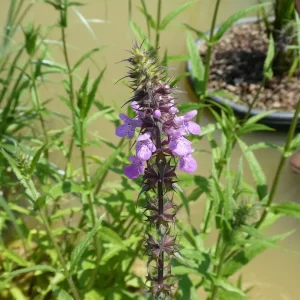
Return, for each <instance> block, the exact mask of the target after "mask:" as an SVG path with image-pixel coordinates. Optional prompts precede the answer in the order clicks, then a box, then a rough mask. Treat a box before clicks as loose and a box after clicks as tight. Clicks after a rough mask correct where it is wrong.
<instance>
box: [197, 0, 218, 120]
mask: <svg viewBox="0 0 300 300" xmlns="http://www.w3.org/2000/svg"><path fill="white" fill-rule="evenodd" d="M220 2H221V0H217V2H216V5H215V9H214V15H213V19H212V22H211V27H210V33H209V43H208V45H207V53H206V56H205V73H204V81H203V88H202V94H201V95H200V98H199V102H201V101H204V100H205V98H206V89H207V84H208V79H209V73H210V60H211V54H212V49H213V43H212V41H213V38H214V30H215V26H216V22H217V16H218V11H219V6H220ZM201 112H202V109H201V108H199V110H198V114H197V117H196V123H199V122H200V118H201Z"/></svg>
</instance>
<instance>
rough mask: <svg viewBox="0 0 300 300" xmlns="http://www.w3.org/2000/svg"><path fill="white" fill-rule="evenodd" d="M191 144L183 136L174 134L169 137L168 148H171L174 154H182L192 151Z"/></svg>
mask: <svg viewBox="0 0 300 300" xmlns="http://www.w3.org/2000/svg"><path fill="white" fill-rule="evenodd" d="M191 144H192V143H191V142H190V141H189V140H187V139H186V138H184V137H183V136H180V137H176V136H175V137H171V140H170V143H169V149H170V150H172V153H173V154H174V155H178V156H184V155H188V154H190V153H192V151H193V149H192V147H191Z"/></svg>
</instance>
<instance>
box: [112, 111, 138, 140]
mask: <svg viewBox="0 0 300 300" xmlns="http://www.w3.org/2000/svg"><path fill="white" fill-rule="evenodd" d="M120 118H121V119H122V120H123V121H124V123H125V124H122V125H120V126H119V127H118V128H117V129H116V135H117V136H119V137H125V136H128V137H129V138H130V139H132V138H133V137H134V132H135V129H136V128H137V127H141V126H142V121H141V120H140V119H139V118H137V117H135V118H134V119H130V118H129V117H128V116H126V115H124V114H120Z"/></svg>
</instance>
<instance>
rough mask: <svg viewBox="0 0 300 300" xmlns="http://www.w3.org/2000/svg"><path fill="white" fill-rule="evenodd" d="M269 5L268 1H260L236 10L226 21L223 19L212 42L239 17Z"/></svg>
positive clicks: (216, 40) (215, 41) (219, 37)
mask: <svg viewBox="0 0 300 300" xmlns="http://www.w3.org/2000/svg"><path fill="white" fill-rule="evenodd" d="M268 5H270V3H261V4H258V5H254V6H251V7H247V8H245V9H243V10H240V11H238V12H237V13H235V14H233V15H232V16H231V17H229V19H228V20H227V21H225V22H224V23H223V24H222V25H221V26H220V27H219V29H218V31H217V33H216V34H215V35H214V37H213V43H217V42H218V41H219V40H220V39H221V37H222V36H223V35H224V33H225V32H226V31H227V30H228V29H229V28H231V27H232V25H233V24H234V23H235V22H237V21H238V20H240V19H241V18H243V17H245V16H246V15H247V14H249V13H251V12H254V11H256V10H258V9H260V8H261V7H265V6H268Z"/></svg>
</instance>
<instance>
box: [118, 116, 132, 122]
mask: <svg viewBox="0 0 300 300" xmlns="http://www.w3.org/2000/svg"><path fill="white" fill-rule="evenodd" d="M119 117H120V119H121V120H122V121H123V122H125V123H130V121H131V119H130V118H129V117H128V116H126V115H125V114H119Z"/></svg>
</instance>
